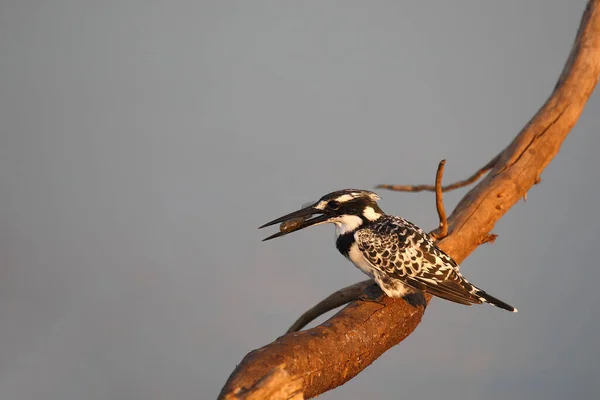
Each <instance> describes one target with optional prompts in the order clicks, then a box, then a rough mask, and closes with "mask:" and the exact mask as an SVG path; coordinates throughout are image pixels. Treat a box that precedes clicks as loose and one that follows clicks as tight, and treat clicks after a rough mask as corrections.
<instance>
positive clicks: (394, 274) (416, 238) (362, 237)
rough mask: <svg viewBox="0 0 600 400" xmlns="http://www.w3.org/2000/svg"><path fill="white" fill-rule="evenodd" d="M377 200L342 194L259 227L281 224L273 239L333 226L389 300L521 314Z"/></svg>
mask: <svg viewBox="0 0 600 400" xmlns="http://www.w3.org/2000/svg"><path fill="white" fill-rule="evenodd" d="M379 199H380V197H379V196H378V195H377V194H375V193H373V192H370V191H367V190H358V189H345V190H338V191H336V192H332V193H329V194H327V195H325V196H323V197H321V199H320V200H319V201H317V202H316V203H314V204H311V205H309V206H306V207H303V208H302V209H300V210H298V211H295V212H293V213H290V214H287V215H284V216H283V217H281V218H277V219H275V220H273V221H271V222H269V223H266V224H264V225H263V226H261V227H260V228H264V227H267V226H271V225H275V224H279V223H281V224H282V225H281V230H280V232H277V233H276V234H274V235H271V236H269V237H268V238H266V239H264V240H269V239H274V238H276V237H281V236H284V235H286V234H288V233H290V232H294V231H297V230H300V229H303V228H307V227H309V226H313V225H320V224H325V223H333V224H335V230H336V242H335V245H336V247H337V249H338V250H339V251H340V253H342V254H343V255H344V256H345V257H347V258H348V259H349V260H350V261H352V263H353V264H354V265H355V266H356V267H358V268H359V269H360V270H361V271H362V272H364V273H365V274H367V275H368V276H369V277H371V278H372V279H373V280H374V281H375V282H376V283H377V284H378V285H379V287H380V288H381V289H382V290H383V292H384V293H385V294H387V295H388V296H390V297H403V296H405V295H407V294H410V293H415V292H418V291H422V292H427V293H430V294H432V295H434V296H437V297H441V298H442V299H446V300H450V301H453V302H455V303H459V304H464V305H469V306H470V305H471V304H481V303H488V304H491V305H494V306H496V307H500V308H502V309H505V310H508V311H512V312H517V309H516V308H514V307H512V306H510V305H508V304H506V303H505V302H503V301H502V300H498V299H497V298H495V297H493V296H491V295H489V294H487V293H486V292H484V291H483V290H481V289H479V288H478V287H476V286H474V285H472V284H470V283H469V282H468V281H467V280H466V279H465V278H464V277H463V276H462V274H461V273H460V272H459V266H458V264H457V263H456V262H455V261H454V260H453V259H452V258H451V257H450V256H449V255H447V254H446V253H444V252H443V251H442V250H441V249H440V248H439V247H437V246H436V244H435V242H434V240H433V238H432V237H431V236H429V235H428V234H427V233H426V232H424V231H423V230H422V229H421V228H419V227H418V226H416V225H414V224H412V223H411V222H409V221H407V220H405V219H404V218H400V217H396V216H393V215H387V214H385V213H384V212H383V211H382V210H381V208H379V206H378V205H377V201H378V200H379ZM311 217H312V218H311ZM260 228H259V229H260Z"/></svg>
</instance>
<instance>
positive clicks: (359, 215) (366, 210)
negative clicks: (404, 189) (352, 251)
mask: <svg viewBox="0 0 600 400" xmlns="http://www.w3.org/2000/svg"><path fill="white" fill-rule="evenodd" d="M379 199H380V198H379V196H378V195H377V194H376V193H373V192H370V191H368V190H359V189H344V190H338V191H335V192H332V193H329V194H326V195H325V196H323V197H321V198H320V199H319V201H317V202H316V203H314V204H310V205H308V206H305V207H302V208H301V209H300V210H298V211H294V212H292V213H290V214H287V215H284V216H283V217H280V218H277V219H274V220H273V221H271V222H268V223H266V224H264V225H263V226H261V227H259V229H261V228H265V227H267V226H271V225H275V224H282V226H281V228H280V231H279V232H277V233H276V234H274V235H271V236H269V237H268V238H266V239H264V240H270V239H275V238H277V237H281V236H284V235H286V234H288V233H290V232H294V231H298V230H300V229H304V228H308V227H309V226H315V225H321V224H325V223H332V224H335V225H336V228H337V232H338V234H343V233H345V232H351V231H354V230H355V229H357V228H358V227H360V226H361V225H363V224H365V223H368V222H369V221H376V220H377V219H379V217H381V216H382V215H383V214H384V213H383V211H381V209H380V208H379V206H378V205H377V200H379ZM264 240H263V241H264Z"/></svg>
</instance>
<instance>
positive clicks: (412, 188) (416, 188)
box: [375, 156, 498, 192]
mask: <svg viewBox="0 0 600 400" xmlns="http://www.w3.org/2000/svg"><path fill="white" fill-rule="evenodd" d="M496 161H498V156H496V157H494V158H492V159H491V160H490V161H488V163H487V164H485V165H484V166H483V167H481V168H479V170H477V172H475V173H474V174H473V175H471V176H470V177H468V178H467V179H464V180H462V181H458V182H454V183H452V184H450V185H446V186H442V191H443V192H449V191H451V190H454V189H458V188H461V187H465V186H468V185H470V184H471V183H474V182H476V181H477V180H478V179H479V178H481V177H482V176H483V175H485V174H486V173H487V172H488V171H489V170H490V169H492V167H493V166H494V164H496ZM375 188H376V189H388V190H395V191H397V192H424V191H430V192H434V191H435V190H436V187H435V185H389V184H386V183H382V184H380V185H377V186H375Z"/></svg>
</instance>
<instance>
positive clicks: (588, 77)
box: [219, 0, 600, 399]
mask: <svg viewBox="0 0 600 400" xmlns="http://www.w3.org/2000/svg"><path fill="white" fill-rule="evenodd" d="M599 75H600V0H590V1H589V2H588V5H587V7H586V10H585V12H584V15H583V18H582V21H581V26H580V28H579V31H578V33H577V38H576V40H575V43H574V45H573V48H572V51H571V55H570V56H569V59H568V61H567V63H566V65H565V67H564V70H563V72H562V74H561V76H560V78H559V80H558V83H557V85H556V87H555V89H554V91H553V93H552V95H551V96H550V98H549V99H548V100H547V101H546V103H545V104H544V105H543V106H542V108H541V109H540V110H539V111H538V112H537V113H536V115H535V116H534V117H533V118H532V119H531V121H530V122H529V123H528V124H527V125H526V126H525V127H524V128H523V130H522V131H521V132H520V133H519V135H518V136H517V137H516V138H515V139H514V140H513V141H512V143H511V144H510V145H509V146H508V147H507V148H506V149H505V150H504V151H503V152H501V153H500V154H499V156H498V158H497V162H495V163H493V164H494V165H493V167H492V169H491V171H490V173H488V175H487V176H486V177H485V178H484V179H483V180H482V181H481V182H479V184H478V185H477V186H475V187H474V188H473V189H472V190H471V191H470V192H469V193H467V195H466V196H465V197H464V198H463V199H462V200H461V201H460V203H459V204H458V206H457V207H456V209H455V210H454V212H453V213H452V215H451V216H450V218H449V220H448V228H449V235H448V236H447V237H446V238H444V239H442V240H441V241H439V242H438V245H439V246H440V247H441V248H442V249H443V250H444V251H445V252H446V253H448V254H449V255H451V256H452V257H453V258H454V259H455V260H456V261H457V262H459V263H460V262H462V261H463V260H464V259H465V258H466V257H467V256H468V255H469V254H470V253H471V252H473V251H474V250H475V248H477V246H479V245H480V244H481V243H483V242H485V241H486V240H489V232H490V231H491V229H492V228H493V227H494V224H495V223H496V222H497V221H498V220H499V219H500V218H501V217H502V216H503V215H504V214H505V213H506V212H507V211H508V210H509V209H510V208H511V207H512V206H513V205H514V204H515V203H516V202H518V201H519V200H520V199H521V198H523V196H524V195H525V194H526V193H527V191H528V190H529V189H530V188H531V187H532V185H534V184H535V183H536V182H537V181H538V179H539V176H540V174H541V173H542V171H543V170H544V168H545V167H546V166H547V165H548V163H549V162H550V161H551V160H552V158H553V157H554V156H555V155H556V154H557V153H558V151H559V150H560V146H561V144H562V142H563V140H564V139H565V137H566V136H567V135H568V133H569V131H570V130H571V128H572V127H573V126H574V125H575V123H576V122H577V119H578V118H579V116H580V114H581V112H582V110H583V108H584V106H585V103H586V101H587V99H588V98H589V96H590V95H591V93H592V91H593V90H594V87H595V86H596V83H597V81H598V76H599ZM425 298H426V300H427V301H429V299H430V298H431V297H430V296H428V295H426V296H425ZM381 303H382V304H383V306H382V305H381V304H378V303H374V302H365V301H357V302H352V303H350V304H349V305H348V306H346V307H345V308H344V309H342V310H341V311H340V312H338V313H337V314H336V315H334V316H333V317H332V318H330V319H329V320H328V321H326V322H325V323H323V324H321V325H319V326H317V327H315V328H312V329H309V330H307V331H304V332H297V333H290V334H287V335H285V336H282V337H280V338H278V339H277V340H276V341H274V342H273V343H270V344H268V345H266V346H264V347H262V348H261V349H258V350H254V351H252V352H250V353H249V354H248V355H247V356H246V357H244V359H243V360H242V362H241V363H240V364H239V365H238V367H237V368H236V369H235V370H234V371H233V373H232V374H231V376H230V377H229V379H228V380H227V383H226V384H225V386H224V387H223V390H222V391H221V394H220V396H219V398H221V399H225V398H227V399H234V398H242V397H239V396H237V395H236V393H241V392H243V393H246V394H247V393H252V392H253V391H254V390H259V389H260V388H259V386H260V385H259V383H260V382H262V379H264V377H267V376H269V375H270V374H272V373H273V371H274V370H275V369H277V368H280V369H283V371H284V372H285V374H287V375H286V377H287V378H286V380H285V382H286V383H290V382H297V381H301V382H302V384H301V387H302V388H301V394H297V396H304V398H310V397H314V396H317V395H318V394H320V393H323V392H325V391H327V390H330V389H333V388H335V387H337V386H339V385H341V384H343V383H344V382H346V381H348V380H349V379H351V378H352V377H354V376H355V375H357V374H358V373H359V372H360V371H362V370H363V369H364V368H366V367H367V366H368V365H369V364H371V363H372V362H373V361H374V360H376V359H377V358H378V357H379V356H380V355H381V354H382V353H383V352H385V351H386V350H387V349H389V348H390V347H392V346H394V345H396V344H398V343H399V342H400V341H402V340H403V339H404V338H405V337H407V336H408V335H409V334H410V333H411V332H412V331H413V330H414V329H415V328H416V327H417V325H418V324H419V322H420V320H421V317H422V315H423V312H424V307H413V306H411V305H409V304H408V303H406V302H405V301H404V300H403V299H391V298H388V297H384V298H383V299H382V300H381ZM281 384H282V385H283V384H284V383H281ZM296 393H297V392H296ZM236 396H237V397H236ZM262 398H269V397H262ZM270 398H284V397H281V396H280V397H275V395H273V396H271V397H270ZM298 398H301V397H298Z"/></svg>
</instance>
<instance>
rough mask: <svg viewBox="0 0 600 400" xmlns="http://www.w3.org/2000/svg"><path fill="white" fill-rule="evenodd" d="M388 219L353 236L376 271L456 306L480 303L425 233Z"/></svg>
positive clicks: (398, 221) (454, 263)
mask: <svg viewBox="0 0 600 400" xmlns="http://www.w3.org/2000/svg"><path fill="white" fill-rule="evenodd" d="M386 217H387V216H386ZM388 218H389V220H388V221H386V223H379V224H373V225H372V226H371V227H368V228H364V229H360V230H359V231H358V232H357V233H356V234H355V239H356V243H357V245H358V248H359V250H360V251H361V252H362V253H363V255H364V257H365V258H366V259H367V260H368V261H369V262H370V263H371V264H372V265H373V267H374V268H375V269H376V270H379V271H380V272H382V273H384V274H386V275H388V276H390V277H392V278H396V279H399V280H400V281H402V282H403V283H404V284H405V285H408V286H410V287H412V288H414V289H419V290H422V291H424V292H427V293H430V294H432V295H434V296H438V297H441V298H443V299H446V300H450V301H453V302H455V303H460V304H465V305H471V304H481V302H482V301H481V300H480V299H479V296H477V295H476V293H477V292H478V289H477V288H475V287H474V286H473V285H471V284H470V283H469V282H468V281H467V280H466V279H464V278H463V276H462V275H461V274H460V272H458V265H457V264H456V262H455V261H454V260H452V258H450V256H448V255H447V254H446V253H444V252H443V251H442V250H441V249H440V248H438V247H437V246H436V245H435V243H434V242H433V240H432V239H431V237H430V236H429V235H428V234H427V233H425V232H424V231H423V230H422V229H420V228H419V227H417V226H416V225H414V224H412V223H410V222H408V221H406V220H404V219H403V218H399V217H391V216H389V217H388Z"/></svg>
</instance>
